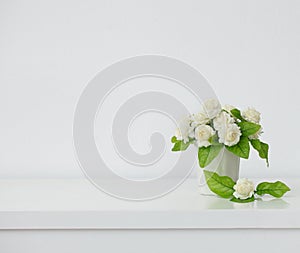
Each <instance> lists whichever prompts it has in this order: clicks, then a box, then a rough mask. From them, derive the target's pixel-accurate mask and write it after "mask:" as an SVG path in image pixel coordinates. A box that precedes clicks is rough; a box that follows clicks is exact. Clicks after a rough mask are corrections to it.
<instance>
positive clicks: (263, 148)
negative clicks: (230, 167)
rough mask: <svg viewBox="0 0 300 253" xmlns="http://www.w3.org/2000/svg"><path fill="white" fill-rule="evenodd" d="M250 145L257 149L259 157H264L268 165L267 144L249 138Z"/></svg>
mask: <svg viewBox="0 0 300 253" xmlns="http://www.w3.org/2000/svg"><path fill="white" fill-rule="evenodd" d="M250 142H251V145H252V147H253V148H254V149H255V150H257V151H258V154H259V157H260V158H263V159H266V162H267V166H269V145H268V144H267V143H263V142H261V141H260V140H259V139H254V140H250Z"/></svg>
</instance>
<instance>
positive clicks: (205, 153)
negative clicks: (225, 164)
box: [198, 144, 223, 168]
mask: <svg viewBox="0 0 300 253" xmlns="http://www.w3.org/2000/svg"><path fill="white" fill-rule="evenodd" d="M222 147H223V145H221V144H217V145H211V146H209V147H201V148H199V149H198V161H199V165H200V167H201V168H204V167H206V166H207V165H208V164H210V163H211V162H212V160H213V159H215V158H216V157H217V155H218V154H219V153H220V150H221V149H222Z"/></svg>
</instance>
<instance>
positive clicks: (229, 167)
mask: <svg viewBox="0 0 300 253" xmlns="http://www.w3.org/2000/svg"><path fill="white" fill-rule="evenodd" d="M203 170H208V171H212V172H216V173H218V174H219V175H220V176H228V177H231V178H232V179H233V180H234V181H236V180H238V178H239V170H240V158H239V157H238V156H236V155H234V154H233V153H231V152H230V151H228V150H227V149H226V148H225V147H224V148H223V149H222V150H221V151H220V153H219V155H218V156H217V157H216V158H215V159H214V160H213V161H212V162H211V163H210V164H209V165H208V166H207V167H205V168H200V167H198V175H199V176H198V182H199V187H200V192H201V194H203V195H214V193H212V192H211V191H210V189H209V188H208V186H207V184H206V181H205V176H204V174H203Z"/></svg>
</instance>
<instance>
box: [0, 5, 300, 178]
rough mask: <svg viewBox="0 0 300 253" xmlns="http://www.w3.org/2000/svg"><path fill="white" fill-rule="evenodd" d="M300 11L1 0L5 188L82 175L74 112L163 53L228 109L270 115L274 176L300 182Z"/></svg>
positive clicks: (251, 170) (261, 171) (254, 161)
mask: <svg viewBox="0 0 300 253" xmlns="http://www.w3.org/2000/svg"><path fill="white" fill-rule="evenodd" d="M299 24H300V2H299V1H296V0H295V1H288V0H287V1H274V0H269V1H266V0H264V1H261V0H257V1H254V0H252V1H239V0H236V1H221V0H220V1H199V0H197V1H196V0H195V1H188V0H185V1H174V0H168V1H162V0H160V1H154V0H152V1H138V0H136V1H128V0H127V1H121V0H119V1H113V0H109V1H103V0H102V1H96V0H95V1H90V0H86V1H74V0H73V1H65V0H59V1H58V0H52V1H38V0H36V1H34V0H27V1H20V0H19V1H14V0H1V1H0V36H1V37H0V123H1V125H0V129H1V131H0V178H15V177H18V178H25V177H26V178H30V177H36V178H39V177H41V178H45V177H49V178H53V177H75V178H76V177H83V174H82V172H81V170H80V168H79V166H78V165H77V162H76V158H75V155H74V150H73V143H72V119H73V114H74V110H75V106H76V102H77V100H78V98H79V96H80V94H81V92H82V90H83V89H84V87H85V86H86V84H87V83H88V81H89V80H90V79H91V78H92V77H93V76H95V74H96V73H97V72H98V71H100V70H101V69H103V68H105V67H107V66H109V65H110V64H112V63H114V62H116V61H118V60H120V59H123V58H127V57H131V56H135V55H142V54H162V55H167V56H171V57H174V58H177V59H180V60H182V61H184V62H186V63H188V64H190V65H192V66H194V67H195V68H196V69H198V70H199V71H200V72H201V73H202V74H203V75H204V76H205V77H206V78H207V79H208V80H209V82H210V84H211V85H212V87H213V88H214V90H215V92H216V93H217V95H218V97H219V98H220V101H221V102H223V103H230V104H234V105H237V106H238V107H241V108H245V107H247V106H249V105H250V106H254V107H255V108H257V109H258V110H259V111H261V112H262V117H263V126H264V130H265V134H264V135H263V138H262V139H263V140H264V141H265V142H267V143H269V144H270V147H271V149H270V164H271V166H270V168H266V167H265V164H264V162H263V161H261V160H259V159H258V158H257V155H256V154H255V153H254V152H253V153H252V155H251V159H250V161H243V162H242V167H241V174H242V176H248V177H260V176H261V177H264V176H267V177H287V176H295V177H297V176H300V169H299V166H298V165H299V164H300V155H299V154H300V147H299V129H300V120H299V105H300V102H299V98H298V97H299V93H300V88H299V84H300V75H299V60H300V46H299V45H300V32H299Z"/></svg>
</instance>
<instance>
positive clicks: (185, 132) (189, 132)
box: [175, 117, 194, 143]
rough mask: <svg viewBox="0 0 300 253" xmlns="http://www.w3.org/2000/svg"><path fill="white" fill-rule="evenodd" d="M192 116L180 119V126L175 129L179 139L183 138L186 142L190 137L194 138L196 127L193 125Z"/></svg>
mask: <svg viewBox="0 0 300 253" xmlns="http://www.w3.org/2000/svg"><path fill="white" fill-rule="evenodd" d="M191 122H192V121H191V118H190V117H187V118H185V119H183V120H182V121H180V123H179V128H177V129H176V130H175V137H176V138H177V140H183V142H184V143H187V142H188V141H189V137H191V138H193V135H194V132H193V130H194V128H193V127H192V126H191Z"/></svg>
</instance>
